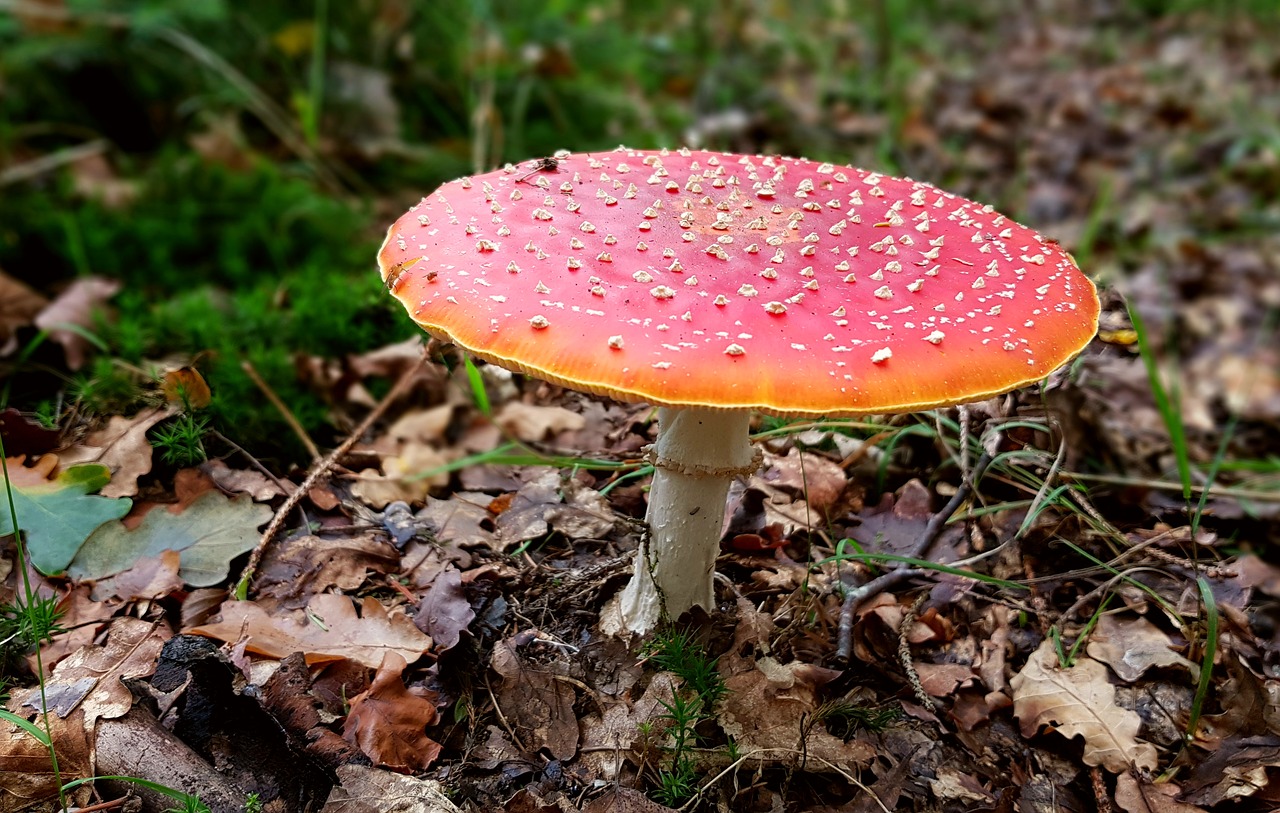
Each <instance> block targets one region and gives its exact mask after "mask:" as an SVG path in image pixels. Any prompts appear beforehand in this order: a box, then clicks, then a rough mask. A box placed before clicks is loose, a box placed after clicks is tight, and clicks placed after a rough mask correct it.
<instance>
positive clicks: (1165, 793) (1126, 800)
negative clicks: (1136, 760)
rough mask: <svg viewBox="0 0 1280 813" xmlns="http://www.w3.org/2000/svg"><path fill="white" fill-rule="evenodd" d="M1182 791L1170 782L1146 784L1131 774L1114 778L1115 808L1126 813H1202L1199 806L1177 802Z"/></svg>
mask: <svg viewBox="0 0 1280 813" xmlns="http://www.w3.org/2000/svg"><path fill="white" fill-rule="evenodd" d="M1181 792H1182V789H1181V788H1179V787H1178V786H1177V785H1174V784H1173V783H1171V782H1161V783H1158V784H1157V783H1155V782H1148V781H1146V780H1140V779H1138V778H1137V777H1135V776H1134V775H1133V774H1132V773H1122V774H1120V775H1119V776H1117V777H1116V795H1115V799H1116V806H1117V807H1119V808H1120V809H1121V810H1124V811H1126V813H1204V808H1203V807H1200V806H1199V805H1189V804H1187V803H1185V802H1179V801H1178V799H1177V796H1178V794H1179V793H1181Z"/></svg>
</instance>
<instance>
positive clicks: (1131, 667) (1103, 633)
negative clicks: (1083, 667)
mask: <svg viewBox="0 0 1280 813" xmlns="http://www.w3.org/2000/svg"><path fill="white" fill-rule="evenodd" d="M1173 646H1174V644H1173V641H1172V640H1170V638H1169V636H1168V635H1167V634H1165V633H1164V632H1163V631H1162V630H1161V629H1160V628H1159V627H1157V626H1156V625H1155V624H1152V623H1151V622H1150V621H1148V620H1147V619H1145V618H1121V617H1119V616H1116V615H1104V616H1102V617H1101V618H1100V619H1098V625H1097V627H1096V628H1094V631H1093V634H1092V635H1090V636H1089V645H1088V646H1087V647H1085V651H1086V652H1088V653H1089V657H1091V658H1093V659H1094V660H1099V661H1102V662H1103V663H1105V664H1106V665H1107V666H1110V667H1111V671H1113V672H1115V673H1116V675H1117V676H1118V677H1119V678H1120V679H1121V680H1124V681H1127V682H1130V683H1132V682H1133V681H1135V680H1137V679H1138V678H1140V677H1141V676H1142V673H1143V672H1145V671H1147V670H1148V669H1150V668H1151V667H1153V666H1182V667H1185V668H1186V669H1187V670H1188V671H1190V672H1191V679H1192V680H1197V679H1198V678H1199V676H1200V667H1199V666H1197V665H1196V664H1195V663H1193V662H1191V661H1189V660H1187V659H1186V658H1184V657H1182V656H1181V655H1179V654H1178V653H1176V652H1174V651H1173Z"/></svg>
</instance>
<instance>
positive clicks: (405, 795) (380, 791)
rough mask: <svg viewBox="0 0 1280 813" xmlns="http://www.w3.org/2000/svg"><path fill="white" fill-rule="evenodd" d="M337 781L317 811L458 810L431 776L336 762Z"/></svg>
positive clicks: (401, 812) (438, 812)
mask: <svg viewBox="0 0 1280 813" xmlns="http://www.w3.org/2000/svg"><path fill="white" fill-rule="evenodd" d="M336 772H337V774H338V784H337V785H335V786H334V788H333V790H332V791H330V792H329V799H328V801H326V802H325V803H324V807H323V808H321V810H320V813H462V811H461V810H460V809H459V808H458V806H457V805H455V804H454V803H453V802H451V801H449V797H448V796H446V795H445V793H444V787H443V786H442V785H441V784H440V783H439V782H437V781H435V780H434V779H418V778H416V777H413V776H402V775H400V774H397V773H392V772H391V771H383V770H378V769H377V768H369V767H367V766H364V765H339V766H338V767H337V769H336Z"/></svg>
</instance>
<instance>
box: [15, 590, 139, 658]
mask: <svg viewBox="0 0 1280 813" xmlns="http://www.w3.org/2000/svg"><path fill="white" fill-rule="evenodd" d="M33 586H34V585H33ZM89 591H90V587H89V585H87V584H78V585H75V586H74V587H72V588H71V589H69V590H68V591H67V593H66V594H65V595H63V596H62V597H61V598H59V599H58V610H59V611H61V613H62V616H61V617H60V618H59V619H58V623H59V624H61V625H62V627H63V629H65V630H66V632H63V633H60V634H58V635H55V636H54V638H53V643H50V644H46V645H45V646H44V647H42V648H41V649H40V656H41V661H42V665H43V666H44V670H45V674H48V673H49V671H50V670H51V669H53V667H55V666H56V665H57V664H58V663H59V662H61V660H62V659H63V658H65V657H67V656H68V655H70V654H71V653H72V652H75V651H76V650H78V649H80V648H81V647H84V646H87V645H89V644H91V643H93V639H94V638H97V637H98V633H99V632H100V631H101V628H102V625H103V624H106V623H107V622H108V621H110V620H111V617H112V616H113V615H115V611H116V610H117V609H119V607H118V606H117V605H107V604H103V603H102V602H101V601H94V600H93V598H92V597H91V596H90V594H89ZM42 592H43V591H42ZM27 666H28V668H30V669H31V673H32V674H35V673H36V669H37V665H36V659H35V653H31V654H29V655H28V656H27Z"/></svg>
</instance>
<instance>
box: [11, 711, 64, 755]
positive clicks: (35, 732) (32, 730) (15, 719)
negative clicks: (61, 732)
mask: <svg viewBox="0 0 1280 813" xmlns="http://www.w3.org/2000/svg"><path fill="white" fill-rule="evenodd" d="M0 720H8V721H9V722H11V723H13V724H14V725H16V726H17V727H18V728H21V729H22V730H23V731H25V732H27V733H28V734H30V735H31V736H33V737H35V738H36V741H37V742H39V743H40V744H41V745H43V746H44V747H45V748H52V747H53V741H52V740H50V739H49V735H48V734H46V733H44V729H42V728H40V726H38V725H36V724H35V723H33V722H31V721H29V720H24V719H23V718H21V717H19V716H18V715H16V714H14V713H13V712H11V711H7V710H5V709H0Z"/></svg>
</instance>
